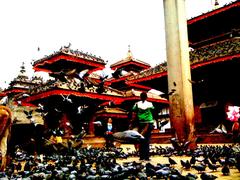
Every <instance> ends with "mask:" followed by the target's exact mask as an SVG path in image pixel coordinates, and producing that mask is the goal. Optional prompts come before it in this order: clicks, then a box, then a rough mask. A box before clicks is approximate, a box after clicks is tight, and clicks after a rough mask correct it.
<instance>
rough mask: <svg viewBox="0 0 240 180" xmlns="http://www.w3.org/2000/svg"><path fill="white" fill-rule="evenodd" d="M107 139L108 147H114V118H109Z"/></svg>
mask: <svg viewBox="0 0 240 180" xmlns="http://www.w3.org/2000/svg"><path fill="white" fill-rule="evenodd" d="M105 139H106V147H107V148H109V147H113V146H114V145H113V124H112V118H108V121H107V130H106V133H105Z"/></svg>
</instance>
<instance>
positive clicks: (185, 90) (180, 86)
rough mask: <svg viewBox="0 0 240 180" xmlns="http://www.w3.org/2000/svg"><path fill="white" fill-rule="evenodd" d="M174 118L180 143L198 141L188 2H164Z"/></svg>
mask: <svg viewBox="0 0 240 180" xmlns="http://www.w3.org/2000/svg"><path fill="white" fill-rule="evenodd" d="M164 15H165V31H166V50H167V66H168V90H169V92H173V93H172V94H171V95H170V96H169V101H170V119H171V124H172V126H173V128H174V129H175V132H176V135H177V138H178V139H179V141H180V142H183V141H186V140H193V138H194V131H195V128H194V108H193V96H192V85H191V83H190V81H189V80H191V70H190V61H189V50H188V49H189V48H188V34H187V19H186V16H185V0H164Z"/></svg>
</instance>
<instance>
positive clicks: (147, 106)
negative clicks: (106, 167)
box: [132, 92, 154, 161]
mask: <svg viewBox="0 0 240 180" xmlns="http://www.w3.org/2000/svg"><path fill="white" fill-rule="evenodd" d="M140 99H141V101H138V102H137V103H135V104H134V106H133V108H132V111H134V112H136V113H137V118H138V124H139V125H138V131H139V133H140V134H142V135H143V136H144V138H145V139H144V140H142V141H141V142H140V146H139V155H140V160H146V161H149V160H150V159H149V156H150V154H149V150H150V147H149V146H150V138H151V132H152V130H153V128H154V125H153V123H154V119H153V114H152V110H154V106H153V104H152V103H151V102H148V101H147V93H145V92H142V93H141V94H140Z"/></svg>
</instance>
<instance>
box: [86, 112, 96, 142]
mask: <svg viewBox="0 0 240 180" xmlns="http://www.w3.org/2000/svg"><path fill="white" fill-rule="evenodd" d="M95 120H96V116H92V117H91V119H90V121H89V124H88V132H87V134H88V135H89V136H91V137H92V136H95V133H94V131H95V128H94V124H93V123H94V121H95Z"/></svg>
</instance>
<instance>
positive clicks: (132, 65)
mask: <svg viewBox="0 0 240 180" xmlns="http://www.w3.org/2000/svg"><path fill="white" fill-rule="evenodd" d="M150 67H151V66H150V64H148V63H146V62H144V61H141V60H139V59H136V58H134V57H133V55H132V52H131V50H130V47H129V49H128V53H127V57H126V58H124V59H122V60H120V61H118V62H116V63H114V64H112V65H111V66H110V68H111V69H114V70H115V69H120V68H121V69H123V70H125V71H127V72H130V71H133V72H140V71H142V70H144V69H148V68H150Z"/></svg>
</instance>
